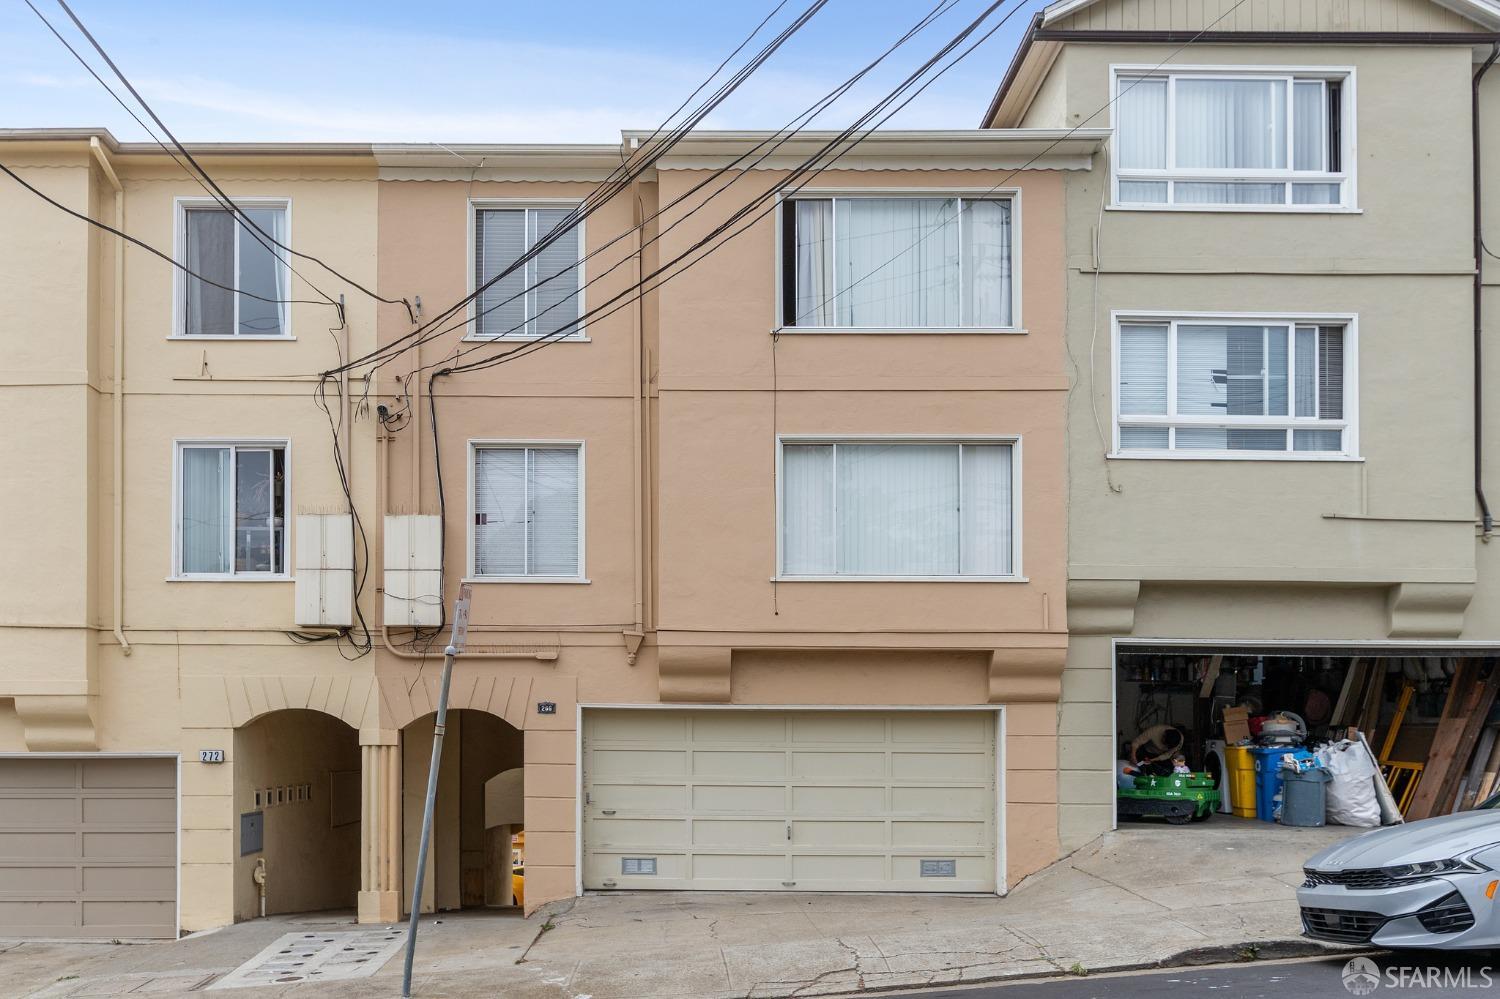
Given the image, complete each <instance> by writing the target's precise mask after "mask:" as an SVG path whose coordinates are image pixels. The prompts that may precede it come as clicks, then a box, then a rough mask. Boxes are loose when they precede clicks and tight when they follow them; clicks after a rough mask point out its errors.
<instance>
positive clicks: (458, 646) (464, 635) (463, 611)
mask: <svg viewBox="0 0 1500 999" xmlns="http://www.w3.org/2000/svg"><path fill="white" fill-rule="evenodd" d="M469 596H470V590H469V584H468V583H462V584H460V585H459V587H458V603H457V604H455V605H454V607H453V638H452V639H451V640H450V641H449V642H448V644H449V645H451V646H453V648H454V650H455V651H457V652H462V651H463V650H464V642H465V641H466V640H467V639H468V637H469Z"/></svg>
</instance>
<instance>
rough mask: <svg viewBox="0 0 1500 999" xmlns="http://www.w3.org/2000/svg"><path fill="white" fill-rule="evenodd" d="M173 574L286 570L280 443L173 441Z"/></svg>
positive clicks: (258, 573)
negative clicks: (176, 490)
mask: <svg viewBox="0 0 1500 999" xmlns="http://www.w3.org/2000/svg"><path fill="white" fill-rule="evenodd" d="M177 471H178V474H177V479H178V492H177V497H176V521H177V524H176V544H175V546H174V547H175V549H176V554H177V558H176V565H175V566H174V567H173V575H174V576H176V577H178V578H195V577H210V578H219V577H222V578H235V577H255V576H283V575H285V574H286V564H287V563H286V545H287V537H286V507H287V495H286V494H287V490H286V445H285V443H274V444H264V443H245V444H222V443H209V442H204V443H183V444H179V445H178V448H177Z"/></svg>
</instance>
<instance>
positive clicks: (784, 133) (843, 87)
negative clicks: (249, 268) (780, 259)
mask: <svg viewBox="0 0 1500 999" xmlns="http://www.w3.org/2000/svg"><path fill="white" fill-rule="evenodd" d="M957 2H958V0H940V2H939V3H938V4H937V5H935V6H934V7H933V8H932V9H931V10H929V11H928V13H927V14H926V15H925V16H924V17H923V18H922V19H921V20H919V21H918V22H917V23H916V24H915V25H913V26H912V27H911V28H910V29H908V30H907V31H906V33H905V34H903V35H902V36H901V37H900V38H898V39H897V40H896V41H895V42H894V43H893V44H892V45H890V46H889V47H888V48H886V49H885V50H884V51H883V52H882V53H880V55H878V56H877V57H876V58H875V59H874V60H873V61H871V62H870V63H868V64H866V65H865V66H864V67H863V68H861V69H860V70H859V71H858V72H856V73H855V74H853V75H852V76H850V77H849V78H848V79H847V80H845V81H844V82H843V83H842V84H840V85H839V86H837V87H835V88H834V89H833V90H832V91H830V92H829V93H828V94H825V95H824V96H823V97H821V98H819V99H818V100H817V101H815V102H813V104H812V105H811V106H809V107H808V108H806V109H804V110H803V111H802V112H800V113H799V114H797V115H796V116H794V117H793V118H792V120H791V121H789V122H788V123H787V124H786V125H784V126H782V127H781V128H780V129H777V130H776V131H775V132H773V133H771V134H770V135H768V136H766V137H765V138H763V139H761V140H760V142H758V143H756V145H755V146H753V147H751V148H750V149H749V150H747V151H746V152H744V153H741V154H740V155H739V156H737V157H735V159H734V160H732V161H731V162H730V163H728V164H726V165H725V166H722V167H719V168H717V169H716V170H714V171H713V172H712V173H710V174H709V175H708V176H707V177H705V178H704V179H703V180H701V181H699V182H698V183H697V184H695V185H693V186H692V187H691V188H689V189H688V190H687V191H685V192H683V193H682V194H680V195H678V196H677V197H676V198H674V199H672V200H671V201H670V202H668V203H667V204H665V205H662V206H661V207H659V208H658V209H657V210H656V211H654V212H653V213H652V214H651V215H649V216H647V217H646V218H643V219H642V220H641V221H640V222H638V223H636V224H634V225H633V226H631V227H630V228H629V229H626V230H624V231H622V232H620V233H619V234H617V235H616V236H614V237H612V238H611V239H609V240H608V241H607V242H605V243H604V244H603V245H602V246H599V247H597V248H596V249H594V250H591V251H589V252H588V253H586V254H585V255H584V256H583V257H581V258H580V259H579V261H578V264H580V265H582V264H584V263H586V262H588V261H589V260H591V259H593V258H594V257H596V256H598V255H600V254H601V253H604V252H606V251H607V250H609V249H610V248H611V247H613V246H614V245H616V244H617V243H619V242H620V241H621V240H623V239H625V238H627V237H628V236H630V235H631V234H632V233H635V232H639V231H641V230H642V229H644V228H645V226H647V225H649V224H650V223H651V222H653V221H655V220H656V219H659V218H661V217H662V216H663V215H665V214H667V212H669V211H671V209H673V208H674V207H676V206H677V205H679V204H681V203H682V202H684V201H686V200H688V199H689V198H691V197H692V196H693V195H695V194H696V193H698V192H699V191H701V190H702V189H703V188H705V187H707V186H708V185H709V184H711V183H713V182H714V181H715V180H717V179H718V178H720V177H723V176H725V175H729V176H730V179H729V181H728V182H727V183H725V184H722V185H720V186H719V187H718V189H717V190H715V191H713V192H712V193H710V194H709V195H708V197H706V198H705V199H704V200H703V201H701V202H700V203H699V204H697V205H696V206H695V207H693V208H691V209H689V210H688V211H687V212H685V213H684V214H683V215H682V216H680V217H679V218H677V219H675V220H674V221H673V222H672V223H671V224H670V225H668V226H666V227H665V228H663V229H661V230H660V231H659V232H657V233H656V234H655V235H653V236H652V237H651V238H650V239H648V240H646V241H645V242H644V243H642V244H641V245H640V246H639V247H637V248H636V250H635V252H633V253H631V254H630V255H629V256H626V257H624V258H622V259H621V260H619V261H617V262H615V263H614V264H612V265H611V266H610V267H608V268H607V269H605V270H604V271H603V272H601V273H599V274H596V275H594V276H593V277H591V278H589V280H588V281H586V282H585V283H584V284H583V285H581V286H580V287H579V289H578V291H579V293H581V292H583V291H584V290H586V289H587V288H589V287H590V286H592V285H594V284H595V283H597V282H598V281H601V280H603V279H604V278H606V277H608V276H609V275H610V274H612V273H614V272H615V271H616V270H618V269H619V268H620V267H622V266H624V265H625V264H626V263H628V262H629V261H630V260H632V259H635V257H636V256H637V255H638V254H639V253H640V252H641V250H644V249H645V248H646V247H648V246H651V245H652V244H654V243H656V242H657V241H658V240H660V239H662V238H663V237H664V236H666V235H667V233H669V232H671V231H672V230H673V229H675V228H676V227H677V226H679V225H681V224H682V223H683V222H685V221H687V220H688V219H689V218H691V217H692V216H693V215H694V214H696V213H697V212H698V211H700V210H702V209H704V208H706V207H707V206H708V205H709V204H710V203H712V202H713V200H714V199H715V198H717V197H718V196H719V195H721V194H723V193H724V192H725V191H727V190H728V189H729V188H730V187H732V186H733V185H734V184H736V183H738V182H739V181H740V180H742V179H745V178H746V177H748V175H749V171H750V170H753V169H755V168H756V167H757V166H759V165H760V164H761V163H763V162H765V161H766V160H767V159H768V158H769V157H770V156H771V155H772V154H773V153H774V152H775V151H776V150H777V149H779V148H780V147H781V146H782V145H784V144H785V143H786V142H787V141H789V140H791V139H793V138H795V137H796V135H797V133H798V129H799V128H800V126H801V125H803V124H806V123H807V122H809V121H811V120H812V119H813V118H815V117H817V115H818V114H820V113H822V112H823V111H824V110H826V109H827V108H828V107H830V106H831V105H832V104H833V103H834V102H835V101H837V100H838V99H839V98H840V97H842V96H843V95H844V94H846V93H847V92H848V91H849V90H850V89H852V88H853V87H854V85H855V84H857V83H858V82H859V81H860V80H861V79H862V78H863V77H864V76H866V75H868V74H869V72H870V71H871V70H873V69H874V68H875V67H876V66H878V65H879V64H880V63H881V62H883V61H884V60H885V59H886V58H888V57H889V56H890V55H891V53H893V52H894V51H896V49H898V48H900V47H901V46H902V45H904V44H905V43H906V42H908V41H910V40H911V39H912V38H913V37H915V36H916V35H917V34H918V33H919V32H921V31H922V30H923V29H924V28H926V27H927V26H928V25H930V24H931V23H932V22H933V21H935V20H936V19H937V18H939V17H941V16H942V15H943V14H946V13H947V12H948V11H949V10H951V9H952V8H953V7H954V6H955V5H956V4H957ZM1002 23H1003V22H1002ZM996 27H997V28H998V25H997V26H996ZM991 33H993V29H992V31H991ZM986 37H988V36H986ZM768 144H769V148H767V146H768ZM757 152H760V155H759V156H758V157H756V158H755V160H754V161H753V162H751V163H749V164H748V165H745V166H742V164H744V162H745V161H746V160H747V159H749V158H750V157H751V156H754V155H755V154H756V153H757ZM572 269H573V268H571V267H570V268H567V269H565V270H563V271H559V272H558V273H557V274H553V275H550V276H548V277H544V278H542V279H541V280H539V281H537V282H536V283H534V284H531V285H528V286H526V287H523V288H521V289H520V290H519V291H517V292H515V293H514V294H512V295H510V296H509V297H508V298H505V299H502V300H500V301H498V302H495V303H493V304H490V305H488V306H486V307H485V308H483V309H481V310H480V311H478V312H476V313H475V314H474V315H473V316H471V317H465V318H464V319H463V320H462V322H455V323H454V324H452V325H449V326H446V327H442V328H439V329H435V330H431V331H430V332H425V333H423V334H422V335H421V336H420V337H418V338H417V339H416V340H415V341H414V342H412V343H409V344H407V345H406V347H404V348H402V350H401V351H400V352H399V353H397V354H393V355H389V356H387V357H384V358H382V359H380V360H379V361H377V362H376V363H375V365H374V367H375V368H377V369H378V368H379V367H381V366H383V365H385V364H387V363H389V362H390V361H392V360H395V359H396V358H397V357H399V356H401V354H404V353H405V352H406V350H407V349H410V348H413V347H416V346H419V345H420V344H423V343H427V342H430V341H431V340H434V339H437V338H438V337H440V336H443V335H446V334H447V333H451V332H453V331H454V330H456V329H459V328H461V327H463V326H467V325H468V324H469V323H471V322H475V323H477V321H478V320H479V319H480V318H482V317H483V316H485V315H488V314H490V313H491V312H493V311H494V310H496V309H498V308H501V307H502V306H505V305H507V304H509V303H511V302H513V301H515V300H516V299H518V298H521V297H522V296H523V295H527V294H529V293H530V292H531V291H534V290H535V289H537V288H539V287H541V286H542V285H544V284H547V283H548V282H550V281H554V280H557V279H558V278H560V277H562V276H563V275H565V274H567V273H568V272H569V271H571V270H572ZM569 297H570V298H571V297H572V296H569ZM481 301H482V300H481ZM559 304H561V303H556V304H554V305H551V306H548V308H546V309H544V310H543V311H542V313H539V315H541V314H545V313H546V312H550V311H552V310H553V309H555V308H557V307H558V305H559ZM531 318H532V319H535V318H536V317H535V316H533V317H531ZM524 325H525V324H522V326H524ZM521 328H522V327H521V326H517V327H515V328H513V329H511V330H507V331H505V332H503V333H500V334H498V336H502V337H503V336H506V335H508V334H510V333H513V332H516V330H519V329H521ZM472 349H477V348H471V350H472ZM440 363H443V362H442V361H436V362H430V363H428V364H424V365H422V366H421V367H419V368H417V369H415V371H414V372H411V373H408V374H407V375H405V376H403V380H404V379H409V378H410V377H411V376H412V374H415V373H419V372H421V371H424V370H427V369H428V368H431V367H434V366H435V365H436V364H440Z"/></svg>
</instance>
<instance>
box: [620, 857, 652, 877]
mask: <svg viewBox="0 0 1500 999" xmlns="http://www.w3.org/2000/svg"><path fill="white" fill-rule="evenodd" d="M620 873H621V874H655V873H656V858H655V857H621V858H620Z"/></svg>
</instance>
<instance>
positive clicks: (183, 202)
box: [167, 196, 297, 342]
mask: <svg viewBox="0 0 1500 999" xmlns="http://www.w3.org/2000/svg"><path fill="white" fill-rule="evenodd" d="M230 200H232V201H233V202H234V203H235V204H236V205H238V206H239V207H241V208H282V209H284V210H285V211H286V238H285V239H283V240H282V242H283V243H285V244H286V245H287V246H292V245H293V243H292V199H291V198H290V197H285V198H276V197H260V196H256V197H233V198H231V199H230ZM189 208H223V205H221V204H220V203H219V202H218V201H215V200H214V199H213V198H209V197H203V198H193V197H178V198H173V199H172V259H173V260H175V261H177V263H178V264H179V265H181V266H179V267H174V268H172V332H171V334H170V335H169V336H168V337H167V339H168V340H191V341H195V342H196V341H201V340H223V341H226V342H228V341H235V340H295V339H297V337H296V335H295V334H294V333H293V331H292V304H291V302H290V301H288V302H287V303H286V304H284V305H282V306H281V309H282V324H281V328H282V332H281V333H278V334H265V333H245V334H238V333H232V334H228V335H217V334H214V335H203V334H197V333H189V332H188V331H187V310H186V309H185V305H186V300H187V282H188V281H189V280H190V279H189V278H188V275H187V274H186V272H184V271H183V270H182V267H186V266H187V210H188V209H189ZM236 222H237V224H240V225H243V223H239V222H238V220H236ZM239 252H240V249H239V240H238V239H236V240H235V247H234V253H235V264H234V271H235V283H234V286H235V287H236V288H238V287H239V270H240V266H239ZM276 255H277V257H279V258H280V259H281V266H282V267H284V268H286V297H287V298H288V299H291V298H295V297H296V296H295V295H293V294H292V280H293V278H294V277H295V275H294V274H292V269H291V266H290V264H289V263H288V261H287V260H286V257H285V254H284V252H283V251H281V250H277V251H276ZM239 316H240V299H239V296H238V295H236V296H235V297H234V317H235V326H236V328H238V326H239Z"/></svg>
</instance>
